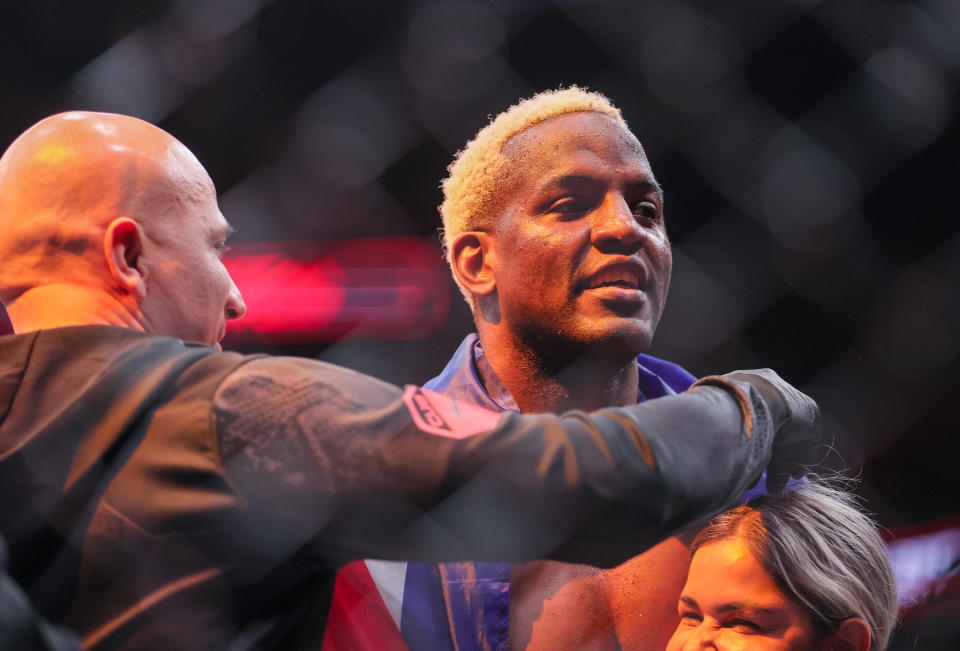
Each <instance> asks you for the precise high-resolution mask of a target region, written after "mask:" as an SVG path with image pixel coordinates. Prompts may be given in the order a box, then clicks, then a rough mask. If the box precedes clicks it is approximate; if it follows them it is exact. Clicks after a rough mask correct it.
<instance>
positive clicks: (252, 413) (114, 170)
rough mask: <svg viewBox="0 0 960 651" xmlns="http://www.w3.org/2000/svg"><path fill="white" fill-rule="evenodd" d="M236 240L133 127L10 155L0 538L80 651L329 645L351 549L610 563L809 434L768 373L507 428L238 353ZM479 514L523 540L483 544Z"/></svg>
mask: <svg viewBox="0 0 960 651" xmlns="http://www.w3.org/2000/svg"><path fill="white" fill-rule="evenodd" d="M229 234H230V227H229V225H228V224H227V221H226V219H225V218H224V216H223V215H222V214H221V213H220V210H219V208H218V207H217V200H216V192H215V190H214V187H213V183H212V181H211V179H210V177H209V176H208V175H207V173H206V171H204V169H203V167H202V166H201V165H200V163H199V162H198V161H197V160H196V158H195V157H194V156H193V154H191V153H190V152H189V151H188V150H187V148H186V147H184V146H183V145H182V144H181V143H180V142H178V141H177V140H176V139H175V138H173V137H172V136H171V135H170V134H168V133H166V132H164V131H162V130H160V129H158V128H156V127H154V126H152V125H150V124H148V123H146V122H143V121H141V120H137V119H135V118H132V117H127V116H122V115H113V114H105V113H88V112H72V113H64V114H60V115H55V116H52V117H50V118H47V119H45V120H42V121H41V122H39V123H37V124H36V125H34V126H33V127H31V128H30V129H28V130H27V131H25V132H24V133H23V134H22V135H21V136H20V137H19V138H17V140H15V141H14V142H13V144H11V145H10V147H9V148H8V149H7V151H6V152H5V153H4V154H3V156H2V157H0V256H2V257H0V300H2V301H3V303H4V305H5V307H6V309H7V311H8V313H9V315H10V317H11V321H12V323H13V326H14V331H15V333H14V334H12V335H4V336H0V495H3V502H2V507H0V536H2V538H3V539H5V540H6V541H7V543H8V545H9V565H8V572H9V574H10V578H11V580H12V581H13V582H15V584H16V585H15V586H14V587H17V586H19V587H21V588H22V589H23V591H24V592H25V593H26V595H27V596H28V597H29V599H30V600H31V602H32V604H33V606H34V607H35V608H36V610H37V611H38V613H39V615H40V616H42V617H43V618H44V619H46V620H49V621H50V622H52V623H53V624H55V625H58V626H63V627H66V628H68V629H69V630H71V631H74V632H75V633H77V635H78V636H79V637H80V639H81V640H82V644H83V646H84V647H85V648H98V649H123V648H158V649H166V648H170V649H226V648H244V649H246V648H258V649H270V648H282V649H288V648H297V647H298V646H307V647H309V648H315V647H316V644H317V642H318V639H317V638H318V636H320V635H322V634H323V631H324V614H325V613H326V612H327V608H326V606H327V603H328V602H329V586H330V584H331V583H332V580H333V576H334V570H335V569H336V568H337V567H339V566H340V565H342V564H344V563H346V562H348V561H351V560H354V559H357V558H363V557H364V556H373V557H380V558H388V559H398V558H407V559H418V560H424V561H429V560H433V561H436V560H440V559H451V558H497V559H501V558H506V559H509V560H528V559H530V558H535V557H536V556H537V555H538V554H540V553H542V552H544V551H545V550H548V549H550V548H551V545H552V543H553V542H554V541H556V540H558V539H565V538H567V537H570V536H573V537H575V538H576V537H583V538H593V539H595V541H594V542H591V541H590V540H587V541H586V543H585V544H584V545H582V546H580V547H579V548H578V549H576V550H574V551H571V552H570V553H568V554H559V556H560V557H562V558H566V559H574V558H575V559H579V560H588V561H591V562H602V560H603V559H604V558H609V557H610V556H611V553H610V550H609V549H607V546H608V545H611V546H612V547H613V548H614V549H615V548H616V547H617V544H618V543H621V544H622V543H630V544H631V545H632V544H638V545H650V544H653V543H654V542H655V541H657V540H659V539H661V538H663V537H664V536H666V535H668V534H669V533H670V532H671V531H673V530H676V529H679V528H683V527H685V526H688V525H689V524H691V523H693V522H696V521H699V520H702V519H705V518H706V517H708V516H709V515H711V514H713V513H716V512H717V511H719V510H722V509H723V508H725V507H727V506H729V505H731V504H732V503H735V502H736V501H738V499H739V498H740V496H741V495H742V493H743V491H744V490H745V488H746V486H747V484H749V483H750V481H751V480H752V479H753V478H755V477H756V476H758V475H759V473H760V472H761V471H762V468H763V467H764V466H765V465H766V464H767V462H768V461H769V460H770V459H771V455H773V450H774V449H776V450H777V453H776V456H775V457H774V462H775V463H778V462H779V461H777V459H779V457H780V455H781V451H786V453H787V454H790V453H789V451H788V449H789V448H790V446H791V444H792V442H794V441H795V440H796V439H797V437H799V439H800V440H803V441H806V440H809V439H810V438H811V437H814V436H815V434H816V419H815V418H814V416H815V415H816V412H815V406H814V405H813V403H812V401H810V400H809V398H806V397H797V396H794V395H793V394H791V393H789V392H788V390H787V386H786V385H785V384H783V383H780V382H779V381H778V380H774V383H775V384H777V386H778V387H779V388H774V389H770V385H769V383H767V382H766V381H764V380H763V379H762V377H761V376H762V374H757V375H753V376H750V378H749V379H745V380H743V379H730V378H713V379H711V380H709V381H706V382H704V384H703V385H702V386H701V387H698V388H697V389H696V390H695V391H690V392H687V393H684V394H683V395H680V396H675V397H674V398H672V399H670V400H664V401H659V404H658V405H656V406H649V405H638V406H635V407H630V408H627V409H621V410H607V411H604V412H602V413H598V414H589V415H588V414H578V415H571V416H569V417H555V416H546V415H545V416H538V417H530V416H510V417H504V418H501V417H500V416H499V415H497V414H496V413H494V412H491V411H488V410H484V409H481V408H479V407H476V406H474V405H468V404H463V403H459V402H456V401H453V400H451V399H449V398H447V397H445V396H442V395H440V394H437V393H435V392H431V391H428V390H425V389H420V388H418V387H407V389H406V390H401V389H398V388H396V387H393V386H391V385H388V384H385V383H383V382H379V381H377V380H375V379H373V378H369V377H366V376H363V375H361V374H358V373H354V372H352V371H349V370H347V369H343V368H339V367H336V366H332V365H329V364H323V363H321V362H316V361H314V360H308V359H297V358H291V357H269V356H244V355H239V354H236V353H230V352H222V351H220V350H219V341H220V339H221V338H222V336H223V333H224V330H225V327H226V322H227V320H229V319H232V318H235V317H238V316H241V315H242V314H243V311H244V305H243V301H242V299H241V297H240V293H239V291H238V290H237V287H236V286H235V285H234V283H233V281H232V280H231V279H230V276H229V274H228V273H227V271H226V268H225V267H224V265H223V263H222V261H221V255H222V254H223V251H224V249H225V246H226V244H225V241H226V238H227V237H228V235H229ZM768 389H769V391H768ZM765 392H766V393H765ZM797 409H800V410H803V411H804V413H806V416H809V418H800V419H798V418H796V416H795V415H791V411H796V410H797ZM681 414H682V417H681ZM674 422H678V423H679V422H682V423H683V425H682V426H674V425H673V424H672V423H674ZM704 431H706V432H709V433H710V434H711V438H710V442H709V444H708V445H700V444H699V443H698V445H697V446H696V448H697V449H695V450H694V449H693V447H694V446H693V445H692V442H693V441H694V440H696V437H697V436H699V435H700V434H701V433H702V432H704ZM558 445H559V448H558V447H557V446H558ZM561 450H562V453H561ZM681 456H683V457H684V459H683V463H678V459H679V458H680V457H681ZM558 463H561V465H564V466H565V467H567V471H566V472H564V473H560V474H557V473H555V472H546V473H544V472H541V469H543V468H545V467H551V466H554V465H556V464H558ZM571 464H572V465H571ZM718 464H719V466H720V467H717V466H718ZM707 468H710V469H711V475H710V476H709V477H704V476H703V474H704V472H705V470H706V469H707ZM653 496H655V498H654V500H653V504H654V505H655V506H654V508H650V501H651V498H652V497H653ZM557 504H562V505H563V508H557V507H556V505H557ZM659 505H670V507H669V508H667V509H664V508H663V507H662V506H659ZM480 512H484V513H486V517H485V518H484V519H483V523H482V524H483V526H487V525H492V526H494V527H496V528H497V529H499V530H509V529H512V527H513V525H514V523H515V522H522V523H523V530H522V535H521V532H520V531H518V532H517V534H516V536H514V534H513V533H510V534H507V535H505V536H494V537H489V536H485V535H478V532H477V530H476V527H477V525H478V524H481V523H480V522H478V520H477V518H476V517H475V515H473V514H477V513H480ZM465 514H471V515H465ZM437 530H442V531H444V532H447V534H448V535H445V536H437V535H434V534H435V533H436V532H437ZM514 538H516V540H515V539H514ZM515 543H517V544H515ZM613 556H614V557H617V558H621V559H622V554H621V555H620V556H617V554H615V553H614V554H613ZM2 578H4V583H6V581H5V579H6V577H2ZM11 594H16V593H15V592H14V591H8V590H4V591H0V597H3V599H2V600H7V597H8V596H10V595H11ZM10 612H11V611H10V610H9V609H6V610H4V609H2V608H0V631H3V630H10V627H9V626H8V625H7V622H5V621H4V618H5V617H7V616H8V615H9V614H10ZM380 648H385V647H380Z"/></svg>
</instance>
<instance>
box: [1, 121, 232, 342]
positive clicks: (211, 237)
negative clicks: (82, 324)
mask: <svg viewBox="0 0 960 651" xmlns="http://www.w3.org/2000/svg"><path fill="white" fill-rule="evenodd" d="M229 230H230V229H229V226H228V225H227V223H226V221H225V220H224V218H223V216H222V215H221V214H220V211H219V209H218V208H217V204H216V192H215V190H214V187H213V183H212V182H211V180H210V177H209V176H208V175H207V173H206V171H205V170H204V169H203V166H202V165H201V164H200V163H199V161H197V159H196V158H195V157H194V156H193V154H192V153H190V151H189V150H188V149H187V148H186V147H185V146H184V145H183V144H181V143H180V142H179V141H177V140H176V139H175V138H173V137H172V136H171V135H170V134H168V133H166V132H165V131H163V130H161V129H158V128H157V127H155V126H153V125H151V124H149V123H147V122H144V121H142V120H138V119H136V118H132V117H128V116H123V115H115V114H109V113H87V112H70V113H61V114H58V115H54V116H52V117H49V118H46V119H45V120H42V121H40V122H38V123H37V124H35V125H34V126H32V127H31V128H29V129H28V130H27V131H26V132H24V133H23V134H22V135H21V136H20V137H19V138H17V139H16V140H15V141H14V142H13V144H11V145H10V147H9V148H8V149H7V151H6V152H5V153H4V155H3V157H2V158H0V260H3V261H4V262H3V264H2V265H0V301H2V302H3V303H5V304H8V305H10V304H12V303H15V302H16V301H17V300H18V299H19V298H20V297H21V296H22V295H24V293H26V292H30V291H31V290H35V289H37V288H43V287H51V286H62V285H64V284H66V285H72V286H75V287H78V288H83V289H84V290H94V291H102V292H104V293H105V294H109V295H111V296H114V297H116V298H117V299H119V300H121V301H124V302H125V303H126V304H127V305H132V307H131V311H132V312H135V314H134V315H133V317H134V319H135V320H136V321H137V322H138V323H139V324H140V326H141V327H142V328H143V329H145V330H148V331H151V332H154V333H155V334H170V335H176V336H180V337H182V338H185V339H190V340H194V341H196V340H200V341H202V342H203V343H208V344H211V345H213V344H215V343H216V342H217V340H218V338H219V337H222V334H223V324H222V323H212V324H211V323H210V322H211V321H212V322H217V321H220V322H222V321H223V318H222V317H221V318H216V317H215V316H211V314H221V315H222V314H224V313H226V314H227V318H229V317H231V316H236V314H238V313H240V312H242V309H243V307H242V301H240V299H239V293H238V292H237V291H236V288H235V287H234V286H233V283H232V281H230V280H229V276H227V275H226V271H225V270H224V269H223V266H222V264H221V263H220V261H219V253H220V252H222V249H223V247H222V242H223V240H225V238H226V237H227V236H228V235H229ZM191 247H193V248H198V247H199V248H198V250H196V251H194V250H192V248H191ZM201 249H202V250H201ZM207 253H210V254H211V255H212V256H213V260H208V259H207V257H210V256H206V257H205V255H206V254H207ZM118 255H119V256H120V257H118ZM185 258H189V259H190V264H200V265H201V267H204V266H206V267H209V269H208V271H209V272H210V273H211V274H212V275H214V276H220V275H222V276H223V277H224V278H226V283H224V282H222V279H219V280H218V279H217V278H205V280H206V281H207V282H214V284H216V285H217V287H216V288H215V289H216V290H217V291H214V292H211V291H207V290H206V289H204V288H202V287H198V286H197V281H196V279H195V278H191V277H190V274H189V273H183V274H182V275H180V273H179V272H180V271H181V267H184V268H183V269H182V270H183V271H184V272H186V271H187V269H186V268H185V267H186V265H187V262H186V260H185ZM201 258H202V259H201ZM200 271H201V273H200V274H199V276H200V277H201V278H203V277H204V274H203V273H202V272H203V268H201V270H200ZM221 271H222V274H221V273H220V272H221ZM227 284H228V285H229V287H228V288H225V285H227ZM220 294H223V295H224V296H220ZM227 294H229V295H230V296H226V295H227ZM203 300H210V301H214V302H220V305H218V306H217V305H213V306H209V305H208V306H205V307H204V306H201V305H200V303H201V302H202V301H203ZM184 302H188V303H190V305H182V303H184ZM225 304H229V305H226V307H225ZM179 308H189V311H190V312H192V313H194V314H192V317H191V315H183V314H177V313H176V312H177V311H178V309H179ZM165 312H166V313H168V314H167V316H165V315H164V313H165ZM198 312H206V313H207V315H206V321H207V323H206V324H201V323H200V321H201V320H202V319H201V316H200V315H199V314H196V313H198ZM186 317H191V318H192V319H193V321H194V323H192V325H189V327H178V326H177V320H178V319H179V320H181V321H182V320H183V319H184V318H186Z"/></svg>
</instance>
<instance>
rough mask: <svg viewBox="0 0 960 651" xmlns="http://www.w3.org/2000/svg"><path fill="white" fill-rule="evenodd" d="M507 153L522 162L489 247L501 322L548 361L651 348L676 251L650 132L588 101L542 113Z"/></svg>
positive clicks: (513, 162) (512, 141)
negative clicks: (580, 107)
mask: <svg viewBox="0 0 960 651" xmlns="http://www.w3.org/2000/svg"><path fill="white" fill-rule="evenodd" d="M503 153H504V155H505V156H506V157H507V158H508V159H509V160H510V164H511V167H512V168H513V169H514V170H516V172H515V173H514V174H513V175H512V176H511V177H510V181H509V182H508V183H507V184H506V186H505V198H504V200H503V202H502V203H501V211H500V216H499V219H498V223H497V226H496V229H495V230H494V232H493V233H492V234H491V246H490V250H489V251H488V262H489V264H490V267H491V269H492V272H493V275H494V278H495V284H496V298H497V302H498V307H499V315H498V316H499V319H500V320H501V321H502V325H504V326H505V327H506V328H507V329H508V330H510V331H511V332H512V333H513V335H514V336H515V338H516V339H517V342H518V343H519V344H520V345H521V346H523V347H528V348H530V349H531V350H533V351H535V353H536V354H537V356H538V357H541V359H542V361H543V362H545V363H547V364H548V365H549V358H550V357H556V358H558V359H556V360H555V361H556V362H557V363H558V364H564V363H567V362H568V361H569V358H570V356H572V357H573V358H576V357H577V356H579V355H582V354H583V353H584V352H586V351H589V353H590V355H591V356H604V355H611V356H616V357H624V356H625V357H627V358H630V357H632V356H634V355H636V354H637V353H638V352H642V351H644V350H646V349H647V348H648V347H649V345H650V342H651V340H652V338H653V332H654V330H655V329H656V327H657V323H658V322H659V320H660V315H661V312H662V310H663V305H664V302H665V300H666V295H667V288H668V285H669V281H670V271H671V266H672V257H671V253H670V244H669V241H668V239H667V233H666V228H665V225H664V220H663V198H662V194H661V192H660V189H659V186H658V185H657V183H656V180H655V179H654V176H653V173H652V171H651V169H650V164H649V162H648V161H647V158H646V155H645V154H644V152H643V149H642V147H641V146H640V143H639V142H638V141H637V139H636V138H635V137H634V136H633V134H631V133H630V132H629V131H628V130H626V129H624V128H623V127H622V126H621V125H619V124H618V123H616V122H615V121H614V120H612V119H611V118H609V117H607V116H606V115H603V114H601V113H597V112H592V111H590V112H579V113H571V114H566V115H562V116H558V117H555V118H551V119H549V120H547V121H545V122H542V123H540V124H538V125H536V126H534V127H532V128H530V129H528V130H526V131H524V132H522V133H520V134H518V135H517V136H514V137H513V138H511V139H510V140H509V141H508V142H507V144H506V146H505V147H504V151H503Z"/></svg>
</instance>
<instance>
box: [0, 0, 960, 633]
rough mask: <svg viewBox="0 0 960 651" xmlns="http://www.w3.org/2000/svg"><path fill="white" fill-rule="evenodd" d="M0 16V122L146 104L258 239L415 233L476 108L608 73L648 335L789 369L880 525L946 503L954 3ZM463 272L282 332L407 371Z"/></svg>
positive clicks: (460, 328) (450, 332)
mask: <svg viewBox="0 0 960 651" xmlns="http://www.w3.org/2000/svg"><path fill="white" fill-rule="evenodd" d="M85 4H86V3H85ZM0 36H2V39H0V42H2V45H0V48H2V50H0V51H2V53H3V55H2V57H0V73H2V75H3V77H2V78H3V80H4V94H3V97H2V99H0V140H3V142H4V143H6V142H9V141H10V140H11V139H12V138H13V137H15V136H16V134H17V133H19V132H20V131H21V130H22V129H24V128H25V127H26V126H28V125H29V124H30V123H32V122H34V121H35V120H37V119H39V118H40V117H42V116H43V115H45V114H48V113H51V112H54V111H58V110H64V109H68V108H84V109H96V110H107V111H118V112H125V113H130V114H133V115H137V116H140V117H143V118H145V119H147V120H150V121H153V122H157V123H159V124H160V125H161V126H163V127H164V128H166V129H167V130H169V131H171V132H172V133H174V134H175V135H177V136H178V137H179V138H180V139H181V140H183V141H184V142H185V143H186V144H187V145H188V146H189V147H190V148H191V149H192V150H194V151H195V152H196V153H197V155H198V156H199V157H200V159H201V160H202V161H203V163H204V164H205V165H206V166H207V168H208V169H209V170H210V172H211V175H212V176H213V178H214V180H215V182H216V183H217V185H218V188H219V189H220V192H221V195H222V206H223V209H224V212H225V213H226V214H227V216H228V218H230V219H231V221H232V222H233V223H234V224H235V226H236V227H237V229H238V232H239V239H240V240H242V241H247V242H256V241H276V240H332V239H345V238H356V237H364V236H370V235H376V236H378V237H387V236H409V235H419V236H423V235H429V234H431V233H433V232H434V231H435V229H436V228H437V227H438V225H439V220H438V217H437V213H436V206H437V205H438V204H439V202H440V192H439V190H438V183H439V181H440V179H441V177H442V176H443V174H444V173H445V166H446V165H447V164H448V163H449V161H450V159H451V157H452V155H453V153H454V152H455V151H456V150H457V149H459V148H460V147H461V146H463V144H465V143H466V141H467V140H468V139H469V138H470V137H472V135H473V134H474V133H475V132H476V131H477V130H478V129H479V128H480V127H481V126H482V125H483V124H484V123H485V122H486V120H487V116H489V115H491V114H495V113H497V112H499V111H500V110H502V109H504V108H506V107H507V106H508V105H510V104H512V103H514V102H515V101H516V100H517V99H518V98H520V97H523V96H527V95H529V94H531V93H533V92H535V91H537V90H541V89H544V88H549V87H556V86H558V85H561V84H570V83H578V84H581V85H586V86H588V87H590V88H592V89H595V90H599V91H602V92H604V93H606V94H607V95H609V96H610V97H611V98H612V99H613V100H614V102H615V103H617V104H618V105H619V106H620V107H621V108H622V109H623V111H624V114H625V117H626V118H627V120H628V122H629V123H630V124H631V127H632V128H633V130H634V131H635V132H636V134H637V135H638V136H639V138H640V139H641V141H642V142H643V143H644V146H645V147H646V149H647V153H648V156H649V158H650V159H651V162H652V165H653V169H654V171H655V172H656V173H657V175H658V177H659V178H660V181H661V183H662V184H663V186H664V187H665V189H666V197H667V202H666V205H667V219H668V224H669V227H670V229H671V233H672V238H673V242H674V248H675V275H674V279H673V287H672V292H671V299H670V301H669V303H668V309H667V313H666V314H665V316H664V319H663V322H662V324H661V326H660V330H659V332H658V336H657V340H656V342H655V347H654V351H653V352H654V353H655V354H659V355H661V356H664V357H667V358H670V359H673V360H676V361H678V362H681V363H683V364H685V365H686V366H688V367H689V368H690V369H691V370H692V371H693V372H695V373H697V374H706V373H710V372H722V371H726V370H730V369H732V368H734V367H751V366H761V365H762V366H771V367H773V368H776V369H777V370H778V371H780V372H781V373H782V374H783V375H784V376H785V377H787V378H788V379H790V380H791V381H793V382H795V383H797V384H799V385H800V386H802V387H803V388H804V390H806V391H807V392H809V393H811V394H812V395H814V396H815V397H816V398H817V399H818V401H819V402H820V403H821V404H822V405H823V407H824V410H825V415H826V421H827V425H828V432H829V433H830V434H832V435H833V436H834V437H835V441H836V457H835V458H833V459H832V460H831V463H833V464H834V465H849V466H851V467H853V468H854V469H855V471H856V470H857V469H859V468H861V467H862V468H863V470H862V477H863V485H862V486H861V491H862V492H863V493H864V494H866V495H867V496H868V497H869V498H870V504H871V507H872V508H873V509H875V510H876V511H877V512H878V513H879V514H880V517H881V519H882V520H883V521H884V522H885V523H887V524H890V525H899V524H904V523H910V522H916V521H920V520H922V519H927V518H933V517H939V516H943V515H950V514H954V513H957V512H958V511H960V500H958V499H957V496H958V495H960V490H958V489H960V485H958V481H957V479H956V472H955V471H954V467H955V466H956V462H957V451H958V447H957V445H956V443H954V440H955V438H956V437H955V435H956V434H957V433H958V429H960V428H958V425H957V422H956V421H957V418H956V415H955V413H954V412H955V409H956V407H957V406H958V405H960V400H958V397H960V396H958V393H960V391H958V388H960V375H958V371H960V365H958V362H957V357H958V354H960V229H958V226H957V219H956V217H957V215H956V210H955V209H954V208H953V205H954V203H955V199H954V186H955V182H954V181H953V178H952V176H953V174H954V170H955V167H956V161H957V154H958V148H957V145H958V137H960V120H958V113H957V109H956V104H957V89H958V75H960V3H956V2H954V1H953V0H915V1H908V0H882V1H881V0H840V1H836V2H829V1H825V2H817V1H816V0H780V1H776V2H756V1H752V2H751V1H746V0H734V1H728V2H722V3H718V2H709V1H708V0H699V1H693V0H686V1H684V0H681V1H673V0H650V1H645V2H644V1H636V0H633V1H631V0H554V1H553V2H547V1H544V0H512V1H507V0H496V1H490V0H428V1H407V2H396V3H353V5H352V6H347V5H345V4H341V3H315V2H307V1H293V0H276V1H270V0H243V1H242V2H237V1H232V0H231V1H228V0H194V1H189V2H188V1H187V0H181V1H177V2H171V1H161V0H155V1H153V2H144V3H124V2H120V1H119V0H113V1H111V2H104V3H98V4H97V6H95V7H90V6H84V7H80V6H76V5H74V4H72V3H67V2H58V1H53V0H42V1H38V2H31V3H19V4H17V5H10V4H7V5H5V6H4V7H3V8H2V9H0ZM451 296H452V297H453V298H452V301H453V303H454V305H456V306H457V309H455V310H454V312H453V313H452V315H451V317H450V322H449V324H448V327H447V328H446V330H445V332H444V334H443V335H441V336H440V337H433V338H432V339H431V340H430V341H427V342H410V343H405V344H402V345H399V346H398V345H397V344H391V345H389V346H387V345H384V344H383V343H381V342H378V341H376V340H370V341H367V342H350V343H343V344H334V345H332V346H327V345H318V346H316V347H312V348H311V347H305V348H304V347H301V348H298V349H297V350H295V351H294V352H300V353H306V354H313V355H321V356H326V357H327V358H330V359H335V360H337V361H338V362H341V363H346V364H348V365H350V364H352V365H354V366H356V367H358V368H360V369H361V370H364V371H367V372H370V373H373V374H375V375H380V376H382V377H385V378H386V379H389V380H392V381H394V382H407V381H422V380H424V379H426V378H427V377H429V376H431V375H432V374H434V373H435V372H437V371H438V370H439V369H440V368H441V367H442V365H443V363H444V362H445V360H446V355H447V352H448V351H450V352H452V350H453V349H454V347H455V345H456V343H457V341H458V340H459V339H460V337H461V336H462V335H463V334H464V333H465V332H466V331H468V330H469V329H470V327H471V324H470V318H469V315H468V314H467V312H466V310H465V309H464V307H463V306H462V305H461V304H460V301H459V300H458V299H457V298H456V295H455V294H454V293H453V289H452V286H451ZM397 359H401V360H403V361H402V363H397V362H396V360H397ZM925 634H928V635H930V636H932V637H929V638H925V642H923V643H922V644H921V646H923V648H939V647H936V645H937V644H940V643H941V642H943V641H944V640H947V642H944V643H945V644H947V645H949V644H950V641H949V640H952V639H954V638H951V637H950V636H951V635H955V634H956V631H955V630H950V627H949V626H947V627H946V629H945V630H944V631H940V632H939V633H937V632H933V633H931V632H927V633H925ZM938 636H939V637H938ZM904 644H906V643H904ZM944 648H946V647H944Z"/></svg>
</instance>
